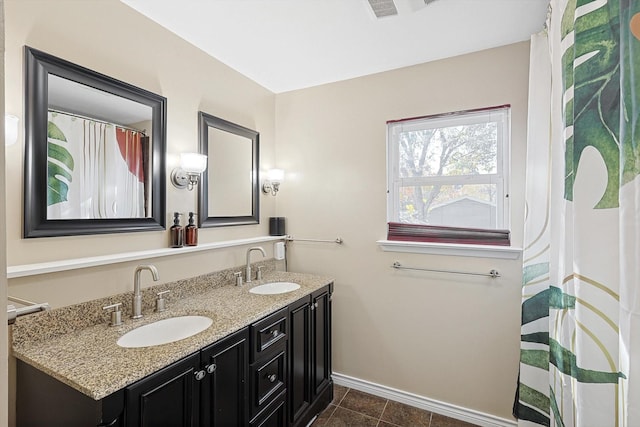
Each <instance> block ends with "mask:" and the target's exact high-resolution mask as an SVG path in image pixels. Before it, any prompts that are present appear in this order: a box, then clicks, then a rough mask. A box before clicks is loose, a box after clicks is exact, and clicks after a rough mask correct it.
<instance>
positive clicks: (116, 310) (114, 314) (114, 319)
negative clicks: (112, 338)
mask: <svg viewBox="0 0 640 427" xmlns="http://www.w3.org/2000/svg"><path fill="white" fill-rule="evenodd" d="M120 307H122V303H121V302H117V303H115V304H111V305H106V306H104V307H102V309H103V310H112V309H113V311H111V313H110V314H111V321H110V322H109V326H119V325H122V311H120Z"/></svg>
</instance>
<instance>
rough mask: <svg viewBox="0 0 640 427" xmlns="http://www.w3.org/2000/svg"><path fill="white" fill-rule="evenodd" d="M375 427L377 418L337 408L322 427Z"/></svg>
mask: <svg viewBox="0 0 640 427" xmlns="http://www.w3.org/2000/svg"><path fill="white" fill-rule="evenodd" d="M377 425H378V419H377V418H371V417H368V416H366V415H363V414H360V413H358V412H353V411H350V410H348V409H344V408H340V407H338V408H336V410H335V411H334V413H333V415H331V418H329V421H327V423H326V424H324V427H376V426H377Z"/></svg>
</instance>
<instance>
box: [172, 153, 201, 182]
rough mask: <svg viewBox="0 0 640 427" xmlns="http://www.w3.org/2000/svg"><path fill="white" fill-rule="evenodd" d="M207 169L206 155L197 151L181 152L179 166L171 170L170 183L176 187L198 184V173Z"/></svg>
mask: <svg viewBox="0 0 640 427" xmlns="http://www.w3.org/2000/svg"><path fill="white" fill-rule="evenodd" d="M206 169H207V156H205V155H204V154H198V153H181V154H180V166H179V167H177V168H175V169H174V170H173V171H171V183H172V184H173V185H174V186H175V187H176V188H180V189H183V188H188V189H189V191H191V190H193V187H194V186H196V185H198V180H199V179H200V174H201V173H202V172H204V171H205V170H206Z"/></svg>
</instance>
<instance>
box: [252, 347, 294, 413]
mask: <svg viewBox="0 0 640 427" xmlns="http://www.w3.org/2000/svg"><path fill="white" fill-rule="evenodd" d="M286 369H287V353H286V350H285V349H283V350H281V351H279V352H277V353H275V354H274V355H273V357H270V358H268V359H267V360H265V361H263V362H258V363H255V364H253V365H252V368H251V372H252V376H253V378H252V382H251V384H252V387H251V414H252V415H255V414H257V413H258V412H260V410H261V409H262V408H263V407H265V406H266V405H268V404H269V402H271V401H272V400H273V399H274V398H275V397H276V396H277V395H278V394H279V393H281V392H282V391H284V390H285V388H286V378H287V377H286V375H287V371H286Z"/></svg>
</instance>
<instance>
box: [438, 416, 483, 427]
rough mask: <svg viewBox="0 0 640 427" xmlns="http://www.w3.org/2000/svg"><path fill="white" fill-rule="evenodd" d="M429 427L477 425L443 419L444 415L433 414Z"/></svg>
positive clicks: (466, 426)
mask: <svg viewBox="0 0 640 427" xmlns="http://www.w3.org/2000/svg"><path fill="white" fill-rule="evenodd" d="M431 427H477V425H476V424H471V423H468V422H466V421H460V420H456V419H455V418H449V417H445V416H444V415H440V414H433V415H432V416H431Z"/></svg>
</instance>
